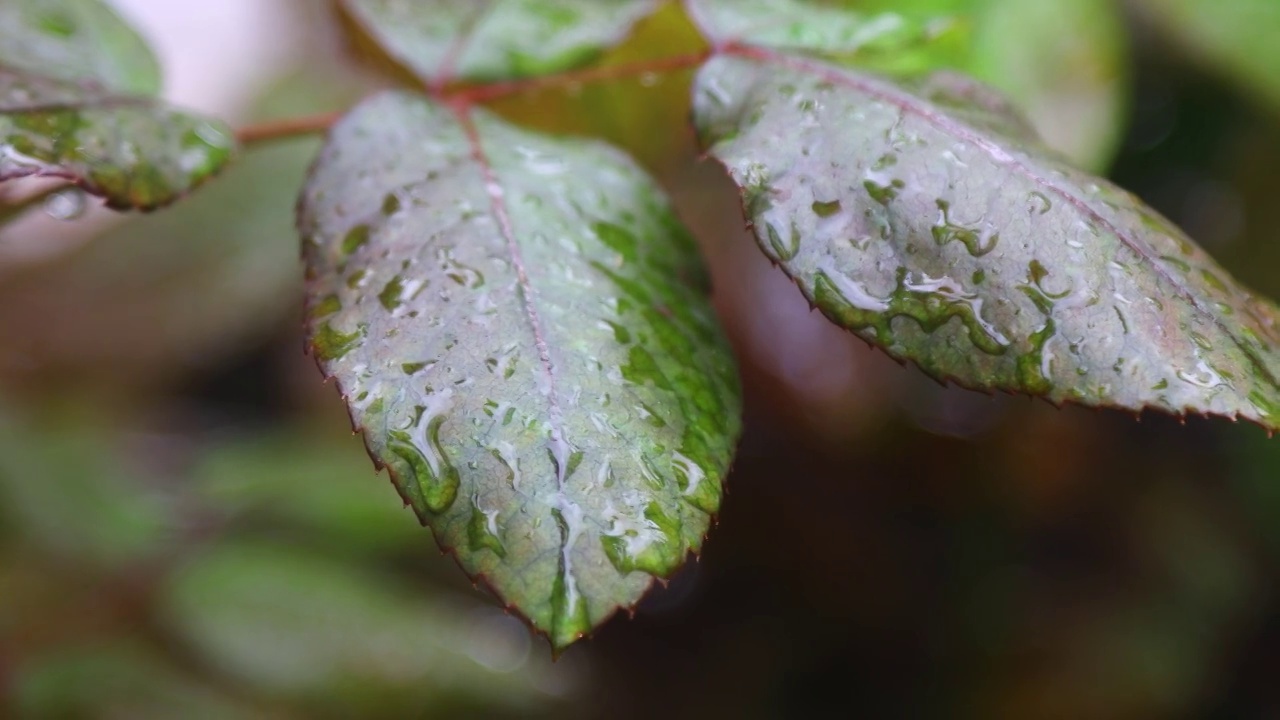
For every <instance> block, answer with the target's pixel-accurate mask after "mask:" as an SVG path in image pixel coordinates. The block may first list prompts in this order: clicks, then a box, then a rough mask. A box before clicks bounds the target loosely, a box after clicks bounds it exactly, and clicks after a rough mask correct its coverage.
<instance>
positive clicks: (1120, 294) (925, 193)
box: [695, 49, 1280, 429]
mask: <svg viewBox="0 0 1280 720" xmlns="http://www.w3.org/2000/svg"><path fill="white" fill-rule="evenodd" d="M695 118H696V123H697V126H698V131H699V135H700V138H701V142H702V143H703V145H704V147H705V148H706V149H707V150H708V151H709V152H710V154H711V155H712V156H714V157H715V158H717V159H718V160H719V161H721V162H722V163H723V164H724V165H725V166H726V168H727V169H728V171H729V173H730V175H731V176H732V178H733V180H734V181H735V182H736V183H737V185H738V186H739V188H740V189H741V191H742V194H743V202H744V207H745V210H746V214H747V216H748V218H749V221H750V223H751V224H752V226H753V228H754V233H755V236H756V238H757V240H758V241H759V243H760V245H761V247H762V248H763V249H764V251H765V252H766V254H768V255H769V256H770V257H771V258H772V259H773V260H774V261H776V262H777V263H778V264H779V265H780V266H781V267H782V268H783V269H784V270H785V271H786V272H787V273H788V274H789V275H790V276H791V277H792V278H793V279H794V280H795V281H796V282H797V284H798V285H799V287H800V288H801V290H802V291H803V292H804V293H805V295H806V296H807V297H808V298H809V299H810V300H811V302H813V303H814V304H815V305H816V306H817V307H818V308H820V309H821V310H822V312H823V313H824V314H826V315H827V317H829V318H830V319H832V320H833V321H834V322H836V323H838V324H840V325H842V326H843V327H846V328H848V329H851V330H853V331H854V332H856V333H857V334H858V335H859V336H861V337H862V338H864V339H865V340H867V341H868V342H870V343H873V344H875V345H878V346H880V347H882V348H884V349H886V350H887V351H888V352H889V353H890V354H892V355H893V356H894V357H897V358H899V359H902V360H908V361H912V362H914V363H916V364H917V365H919V366H920V367H921V368H922V369H923V370H925V371H926V372H927V373H929V374H930V375H932V376H934V377H935V378H938V379H940V380H944V381H954V382H956V383H958V384H961V385H964V386H967V387H971V388H977V389H984V390H1005V391H1011V392H1018V393H1025V394H1029V395H1034V396H1040V397H1044V398H1046V399H1048V400H1050V401H1052V402H1055V403H1058V402H1065V401H1071V402H1075V403H1080V404H1084V405H1090V406H1097V407H1116V408H1124V409H1129V410H1133V411H1139V410H1142V409H1146V408H1153V409H1158V410H1163V411H1166V412H1170V413H1176V414H1185V413H1197V414H1212V415H1221V416H1226V417H1231V418H1237V417H1239V418H1244V419H1248V420H1252V421H1255V422H1257V423H1259V424H1262V425H1264V426H1266V427H1268V428H1272V429H1275V428H1278V427H1280V384H1278V383H1277V377H1280V357H1277V355H1276V351H1275V346H1276V343H1277V342H1280V335H1278V334H1277V329H1276V317H1277V316H1276V309H1275V307H1274V306H1273V305H1272V304H1270V303H1269V302H1267V301H1265V300H1262V299H1260V298H1258V297H1256V296H1254V295H1252V294H1250V293H1249V292H1248V291H1247V290H1245V289H1244V288H1241V287H1240V286H1239V285H1237V284H1236V283H1235V282H1234V281H1233V280H1232V279H1231V278H1230V277H1229V276H1228V275H1227V273H1226V272H1224V271H1223V270H1222V269H1221V268H1220V267H1218V265H1217V264H1215V263H1214V262H1213V260H1212V259H1211V258H1210V257H1209V256H1208V255H1207V254H1205V253H1204V252H1203V251H1202V250H1200V249H1199V248H1197V247H1196V246H1195V245H1194V244H1193V243H1192V242H1191V241H1190V240H1189V239H1187V237H1186V236H1185V235H1184V234H1183V233H1182V232H1180V231H1179V230H1178V229H1177V228H1175V227H1174V226H1172V225H1171V224H1170V223H1169V222H1168V221H1167V220H1165V219H1164V218H1162V217H1160V216H1159V215H1158V214H1156V213H1155V212H1154V211H1153V210H1151V209H1149V208H1148V207H1146V206H1145V205H1144V204H1142V202H1141V201H1139V200H1138V199H1137V198H1135V197H1134V196H1132V195H1130V194H1129V193H1127V192H1125V191H1123V190H1121V189H1119V188H1117V187H1115V186H1114V185H1112V184H1111V183H1109V182H1107V181H1105V180H1102V179H1100V178H1097V177H1093V176H1091V175H1088V174H1087V173H1084V172H1082V171H1080V170H1077V169H1075V168H1073V167H1071V166H1070V165H1069V164H1067V163H1066V162H1064V161H1062V160H1060V159H1058V158H1057V157H1056V156H1055V155H1053V154H1052V153H1050V152H1048V151H1046V150H1044V149H1043V148H1042V146H1041V145H1040V143H1039V142H1038V140H1037V139H1036V138H1035V137H1034V134H1033V133H1031V131H1030V130H1029V129H1028V128H1027V126H1026V124H1025V122H1023V121H1021V120H1020V119H1019V118H1018V117H1017V116H1016V114H1015V113H1013V112H1012V111H1011V110H1009V108H1008V107H1007V105H1006V104H1005V103H1004V102H1003V101H1002V100H1001V99H1000V98H999V97H998V96H996V95H995V94H994V92H993V91H991V90H988V89H987V88H985V87H984V86H981V85H979V84H977V83H975V82H974V81H972V80H968V79H966V78H963V77H960V76H956V75H949V74H941V75H935V76H933V77H931V78H929V79H926V80H923V81H920V82H918V83H915V84H914V85H913V86H904V85H900V84H893V83H890V82H888V81H885V80H883V79H880V78H877V77H875V76H872V75H868V74H864V73H859V72H855V71H851V70H847V69H843V68H840V67H836V66H833V65H829V64H825V63H822V62H820V61H817V60H810V59H803V58H800V57H793V56H788V55H783V54H776V53H773V52H771V51H766V50H751V49H747V50H743V51H740V52H739V53H737V54H736V56H732V57H730V56H722V57H718V58H715V59H713V60H712V61H710V62H709V63H708V64H707V65H706V66H705V67H704V68H703V69H702V71H701V72H700V74H699V76H698V79H697V83H696V89H695Z"/></svg>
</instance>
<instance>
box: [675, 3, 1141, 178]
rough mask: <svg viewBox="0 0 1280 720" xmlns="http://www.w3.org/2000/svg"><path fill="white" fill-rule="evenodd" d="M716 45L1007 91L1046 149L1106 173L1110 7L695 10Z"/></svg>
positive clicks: (1118, 66)
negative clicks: (942, 74)
mask: <svg viewBox="0 0 1280 720" xmlns="http://www.w3.org/2000/svg"><path fill="white" fill-rule="evenodd" d="M688 7H689V11H690V13H691V14H692V15H693V16H694V17H695V19H697V20H698V21H699V24H700V25H701V26H702V27H703V28H704V29H705V30H706V32H707V33H708V34H709V35H710V36H712V37H713V38H717V39H720V40H734V41H737V42H742V43H746V44H750V45H756V46H760V47H769V48H775V49H781V50H787V51H791V52H806V53H811V54H816V55H820V56H823V57H824V58H826V59H828V60H832V61H839V62H841V63H842V64H851V65H856V66H858V67H859V68H862V69H871V70H877V71H883V72H891V73H894V74H898V75H902V74H912V73H919V72H923V71H928V70H936V69H942V68H950V69H956V70H963V71H965V72H968V73H970V74H973V75H975V76H977V77H978V78H979V79H981V80H984V81H986V82H988V83H990V84H992V85H994V86H995V87H997V88H999V89H1001V90H1003V91H1005V92H1006V93H1007V94H1009V95H1010V97H1012V98H1013V99H1014V100H1015V101H1016V102H1017V103H1018V105H1019V106H1020V107H1022V108H1023V109H1024V110H1025V111H1026V112H1027V114H1028V115H1029V116H1030V118H1031V120H1032V121H1033V122H1034V123H1035V125H1036V128H1037V129H1038V130H1039V132H1040V134H1041V136H1042V137H1044V138H1045V141H1046V142H1047V143H1048V144H1049V146H1050V147H1052V148H1054V149H1056V150H1058V151H1060V152H1064V153H1066V154H1067V155H1069V156H1070V157H1071V158H1072V159H1073V160H1075V161H1076V162H1077V163H1079V164H1082V165H1085V166H1086V167H1090V168H1101V167H1104V166H1105V165H1106V163H1107V162H1108V161H1109V160H1110V159H1111V156H1112V154H1113V152H1114V150H1115V145H1116V142H1117V140H1118V136H1119V133H1118V130H1119V128H1120V123H1121V120H1122V116H1123V110H1124V107H1125V82H1124V80H1125V69H1126V66H1127V55H1126V46H1125V32H1124V25H1123V18H1122V17H1121V14H1120V9H1119V7H1118V6H1117V5H1116V3H1114V2H1112V0H1036V2H1025V1H1024V0H862V1H861V2H857V1H855V0H848V1H847V2H845V3H843V4H841V3H839V2H836V3H821V2H817V0H750V2H736V1H735V0H691V1H690V2H689V3H688Z"/></svg>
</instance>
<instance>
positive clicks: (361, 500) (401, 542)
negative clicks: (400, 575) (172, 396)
mask: <svg viewBox="0 0 1280 720" xmlns="http://www.w3.org/2000/svg"><path fill="white" fill-rule="evenodd" d="M348 440H349V441H348V442H343V443H334V442H332V441H330V440H328V439H327V438H324V437H323V436H318V435H309V434H303V433H297V434H290V435H276V436H269V437H266V438H259V439H255V440H244V441H240V442H234V443H229V444H226V445H223V446H220V447H218V448H216V449H214V450H213V451H211V452H210V454H209V455H208V456H207V457H206V458H205V459H204V461H203V462H201V463H200V464H199V465H198V466H197V467H196V468H195V470H194V471H193V478H192V484H193V485H194V486H196V487H197V488H199V490H200V492H201V494H202V496H203V497H205V498H206V499H207V501H208V503H209V504H210V505H211V506H213V507H218V508H221V509H223V510H224V511H226V512H228V513H231V514H233V515H236V516H246V515H248V516H255V515H261V516H263V517H265V518H267V520H266V522H270V523H271V524H273V525H278V524H280V523H281V522H284V523H289V524H292V525H294V526H298V527H302V528H308V529H314V530H316V531H317V533H316V534H317V536H318V537H319V538H320V539H322V540H324V541H326V542H332V543H333V544H334V545H341V546H342V547H344V548H348V549H350V548H353V547H355V548H361V549H367V550H384V549H385V550H396V549H401V548H406V547H416V546H419V545H420V544H421V542H422V540H423V538H422V530H421V528H420V527H418V524H417V523H416V522H414V521H413V516H412V515H410V514H409V513H408V512H407V511H406V510H405V509H404V507H403V506H402V505H401V504H400V503H399V502H398V501H397V499H396V498H395V496H394V495H391V494H390V493H387V492H386V488H385V487H384V485H385V483H386V481H385V480H383V481H381V482H375V481H374V478H372V477H371V472H370V469H369V456H368V454H367V453H366V452H365V450H364V448H363V447H362V446H361V445H360V444H359V443H358V442H355V441H354V440H352V439H350V438H348Z"/></svg>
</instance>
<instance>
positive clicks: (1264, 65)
mask: <svg viewBox="0 0 1280 720" xmlns="http://www.w3.org/2000/svg"><path fill="white" fill-rule="evenodd" d="M1136 6H1137V7H1138V8H1139V9H1140V10H1142V11H1144V14H1145V15H1147V16H1149V17H1150V18H1151V19H1152V20H1154V21H1155V24H1156V25H1158V26H1159V27H1161V28H1162V29H1164V30H1166V31H1167V32H1169V33H1170V34H1172V35H1173V36H1175V37H1176V38H1178V39H1179V40H1180V41H1182V42H1183V43H1184V44H1185V45H1186V46H1188V47H1189V48H1191V50H1193V51H1194V52H1195V53H1196V54H1197V55H1199V56H1200V57H1201V58H1202V59H1203V60H1205V61H1206V62H1208V63H1209V64H1210V65H1212V66H1214V67H1216V68H1217V69H1218V70H1219V71H1221V72H1222V73H1223V74H1225V75H1227V76H1229V77H1230V78H1232V79H1234V80H1235V81H1236V82H1237V83H1238V84H1239V85H1240V86H1241V87H1242V88H1244V89H1247V90H1250V91H1252V92H1253V93H1256V94H1257V95H1258V96H1260V97H1261V99H1262V100H1263V101H1264V102H1266V103H1268V104H1269V105H1270V106H1271V107H1272V108H1273V109H1276V110H1278V111H1280V45H1278V44H1277V43H1276V38H1277V37H1280V3H1276V2H1275V0H1232V2H1218V1H1217V0H1138V2H1137V3H1136Z"/></svg>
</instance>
